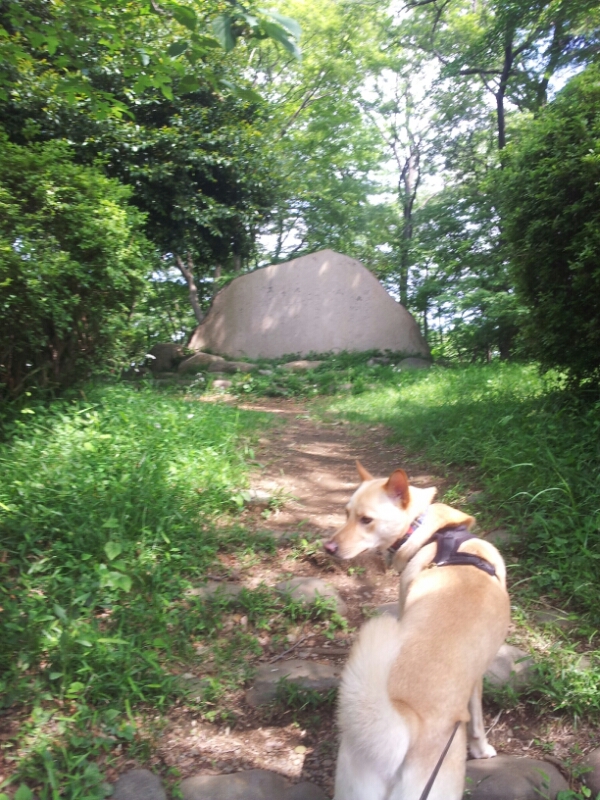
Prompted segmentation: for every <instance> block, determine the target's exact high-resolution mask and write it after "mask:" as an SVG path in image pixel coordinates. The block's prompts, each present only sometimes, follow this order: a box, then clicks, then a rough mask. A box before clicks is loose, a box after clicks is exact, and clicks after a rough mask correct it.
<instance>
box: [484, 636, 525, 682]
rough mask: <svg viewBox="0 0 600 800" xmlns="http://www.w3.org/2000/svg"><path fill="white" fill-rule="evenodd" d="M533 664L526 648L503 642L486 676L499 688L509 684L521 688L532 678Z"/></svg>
mask: <svg viewBox="0 0 600 800" xmlns="http://www.w3.org/2000/svg"><path fill="white" fill-rule="evenodd" d="M533 666H534V662H533V659H532V658H531V656H530V655H529V654H528V653H526V652H525V651H524V650H521V649H519V648H518V647H515V646H514V645H512V644H503V645H502V647H501V648H500V650H498V654H497V656H496V658H495V659H494V661H493V662H492V664H491V666H490V668H489V669H488V671H487V672H486V673H485V676H484V677H485V678H486V679H487V680H488V681H489V682H490V683H491V684H492V686H496V687H498V688H502V687H504V686H507V685H510V686H513V687H514V688H519V687H522V686H526V685H527V683H528V682H529V681H530V680H531V677H532V671H533Z"/></svg>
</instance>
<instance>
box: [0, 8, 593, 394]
mask: <svg viewBox="0 0 600 800" xmlns="http://www.w3.org/2000/svg"><path fill="white" fill-rule="evenodd" d="M599 53H600V10H599V8H598V6H597V3H596V2H591V1H590V0H584V2H581V0H551V1H546V0H544V1H543V2H540V3H536V4H531V3H528V2H517V3H514V2H511V3H508V2H506V0H485V1H484V2H480V3H476V4H473V3H470V2H469V3H467V2H465V0H450V2H441V0H425V1H424V2H414V3H410V2H409V3H407V4H405V5H403V6H398V5H397V4H385V3H383V4H382V3H374V2H371V1H370V0H360V2H355V0H352V1H350V0H326V2H323V3H320V4H319V5H318V7H315V6H314V4H311V3H307V2H306V1H305V0H282V1H281V2H279V3H277V4H276V5H275V6H274V7H272V8H268V9H265V8H262V7H259V6H255V5H254V4H250V3H244V4H241V3H237V2H233V3H223V2H220V0H209V2H203V3H199V2H179V3H174V2H162V3H161V2H154V0H152V1H150V0H148V2H147V1H146V0H117V2H108V1H107V0H82V2H78V3H76V4H73V3H63V2H59V0H25V2H16V1H15V0H1V2H0V65H1V66H0V118H1V120H2V136H3V139H2V143H3V144H2V151H3V152H2V156H1V165H0V167H1V168H0V204H1V205H2V215H1V221H0V241H1V243H2V245H1V247H2V249H1V250H0V307H1V308H2V318H3V322H2V334H1V338H0V363H1V366H0V382H1V385H2V386H3V390H2V391H3V392H4V393H7V394H9V395H15V394H18V393H19V392H21V391H23V390H24V389H25V388H26V387H27V386H33V385H38V384H39V385H43V386H47V387H48V386H50V387H51V386H59V387H60V386H66V385H69V384H70V383H72V382H73V381H74V380H76V379H78V378H79V377H81V376H82V375H84V374H87V373H88V372H89V371H90V370H92V369H97V368H98V367H99V366H102V368H104V369H107V368H109V369H114V370H116V371H119V370H120V369H121V368H122V367H123V366H125V365H127V364H128V363H131V362H135V361H136V360H139V359H140V358H142V357H143V355H144V354H145V353H146V352H147V351H148V349H149V348H150V347H151V346H152V344H153V343H154V342H156V341H171V340H172V341H179V342H185V341H186V340H187V337H188V336H189V333H190V332H191V330H192V329H193V327H194V325H195V324H196V323H197V322H198V321H200V320H201V319H202V318H203V315H204V313H205V312H206V309H207V307H208V305H209V304H210V301H211V298H212V297H213V295H214V293H215V291H216V290H217V289H218V288H219V287H220V286H221V285H222V284H223V282H224V281H227V280H229V279H230V278H231V277H232V276H235V275H236V274H239V273H240V272H243V271H247V270H251V269H255V268H256V267H259V266H261V265H264V264H267V263H271V262H277V261H281V260H287V259H289V258H293V257H294V256H297V255H302V254H305V253H308V252H312V251H314V250H317V249H321V248H326V247H329V248H333V249H335V250H338V251H341V252H343V253H345V254H347V255H349V256H352V257H355V258H358V259H360V260H361V261H363V263H364V264H365V265H366V266H367V267H369V269H371V270H372V271H373V272H374V273H375V274H376V275H377V276H378V277H379V278H380V279H381V280H382V281H383V282H384V284H385V285H386V286H387V287H388V289H389V290H390V292H391V293H392V294H393V296H394V297H396V299H397V300H399V301H400V302H402V303H403V304H404V305H406V306H407V307H408V308H409V310H411V311H412V313H413V314H414V315H415V316H416V318H417V319H418V320H419V323H420V325H421V328H422V330H423V333H424V335H425V336H426V338H427V339H428V342H429V344H430V346H431V348H432V353H433V355H434V357H445V358H446V359H450V360H451V359H459V360H463V361H476V360H490V359H492V358H496V357H498V358H515V357H523V358H535V359H537V360H538V361H539V362H540V363H541V365H542V367H543V368H544V369H550V368H554V367H558V368H560V369H562V370H566V371H567V373H568V375H569V376H570V378H571V379H572V380H573V381H574V382H575V383H581V382H585V381H586V380H589V379H591V380H594V379H595V377H596V375H597V371H598V362H597V356H596V353H597V352H598V348H597V345H596V340H597V335H598V334H597V330H596V327H597V325H596V321H595V320H596V316H597V312H596V308H595V297H594V295H595V282H596V279H595V277H594V269H593V267H592V265H593V264H594V263H597V262H598V257H599V256H600V253H599V249H600V240H599V237H598V217H597V213H598V212H597V209H598V208H599V207H600V205H599V203H598V200H599V199H600V198H599V197H598V195H599V188H598V187H599V182H598V180H597V175H596V172H597V166H598V152H599V148H600V129H599V128H598V111H597V108H598V105H597V102H596V101H595V98H596V97H597V86H598V68H597V62H598V61H599ZM594 103H595V106H594ZM19 175H21V176H22V180H19ZM563 178H565V179H564V180H563ZM567 178H568V179H567ZM553 237H554V238H553ZM555 239H556V242H557V245H556V246H554V244H553V243H554V241H555ZM580 339H581V340H582V341H583V342H585V346H583V347H579V346H577V347H575V343H578V342H579V340H580Z"/></svg>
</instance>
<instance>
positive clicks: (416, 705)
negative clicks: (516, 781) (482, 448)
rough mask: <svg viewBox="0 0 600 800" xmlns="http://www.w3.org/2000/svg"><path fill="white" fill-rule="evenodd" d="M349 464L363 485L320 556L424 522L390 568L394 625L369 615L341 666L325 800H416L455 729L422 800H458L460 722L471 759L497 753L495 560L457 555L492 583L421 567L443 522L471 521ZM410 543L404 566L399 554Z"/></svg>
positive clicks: (501, 602) (501, 596) (499, 599)
mask: <svg viewBox="0 0 600 800" xmlns="http://www.w3.org/2000/svg"><path fill="white" fill-rule="evenodd" d="M358 466H359V473H360V475H361V478H362V479H363V482H362V483H361V485H360V486H359V488H358V489H357V491H356V492H355V493H354V495H353V496H352V498H351V499H350V502H349V503H348V506H347V509H346V510H347V516H348V519H347V522H346V523H345V525H343V526H342V527H341V528H340V529H339V530H338V531H337V532H336V533H335V534H334V535H333V537H332V538H331V540H330V541H329V542H327V543H326V545H325V547H326V549H327V551H328V552H330V553H332V554H334V555H338V556H339V557H341V558H351V557H353V556H355V555H358V553H360V552H363V551H364V550H366V549H371V548H380V549H381V548H384V547H389V546H390V545H392V544H394V543H395V542H397V541H398V540H399V539H401V537H402V536H404V534H406V532H407V531H408V530H409V528H410V526H411V523H413V522H414V520H415V518H416V517H418V516H419V515H421V514H423V513H424V514H425V517H424V519H423V523H422V525H421V527H420V528H418V529H417V530H416V531H415V532H414V533H413V534H412V535H411V536H410V537H409V539H408V540H407V542H406V543H404V544H402V545H401V546H400V548H399V550H398V553H397V555H396V557H395V560H394V564H395V566H398V567H399V568H400V569H402V570H403V571H402V577H401V586H400V605H401V619H400V621H396V620H395V619H392V618H391V617H379V618H375V619H372V620H370V621H369V622H368V623H367V624H366V625H364V626H363V628H362V629H361V631H360V634H359V637H358V639H357V641H356V643H355V645H354V647H353V649H352V652H351V654H350V658H349V661H348V664H347V665H346V667H345V669H344V673H343V676H342V685H341V688H340V696H339V725H340V730H341V744H340V751H339V756H338V763H337V772H336V786H335V798H334V800H418V799H419V797H420V795H421V792H422V791H423V789H424V787H425V785H426V783H427V780H428V779H429V777H430V775H431V774H432V772H433V770H434V768H435V765H436V763H437V760H438V758H439V756H440V755H441V753H442V751H443V749H444V747H445V746H446V744H447V742H448V741H449V739H450V735H451V733H452V730H453V728H454V726H455V724H456V723H457V722H458V723H459V727H458V730H457V733H456V736H455V738H454V740H453V743H452V745H451V747H450V749H449V751H448V753H447V755H446V757H445V760H444V762H443V764H442V766H441V769H440V772H439V774H438V776H437V778H436V780H435V782H434V784H433V788H432V790H431V793H430V795H429V800H459V799H460V798H461V797H462V793H463V788H464V776H465V760H466V739H467V732H466V723H469V731H468V738H469V749H470V750H471V753H472V754H473V755H474V756H475V757H476V758H486V757H490V756H493V755H495V750H494V748H493V747H491V746H490V745H489V744H488V742H487V739H486V736H485V730H484V727H483V714H482V710H481V687H482V676H483V674H484V672H485V670H486V669H487V668H488V666H489V665H490V663H491V662H492V660H493V658H494V656H495V655H496V653H497V652H498V649H499V647H500V646H501V645H502V643H503V641H504V638H505V636H506V632H507V629H508V623H509V616H510V608H509V601H508V595H507V592H506V571H505V567H504V562H503V561H502V558H501V556H500V554H499V553H498V551H497V550H496V548H495V547H493V545H491V544H490V543H489V542H484V541H482V540H481V539H475V538H472V539H468V540H467V541H465V542H463V543H462V544H461V545H460V546H459V547H458V552H459V553H461V554H464V553H471V554H474V555H476V556H479V558H481V559H483V560H484V561H485V562H486V564H487V565H488V566H489V565H491V566H492V567H493V568H494V570H495V574H494V575H490V574H488V572H486V571H484V570H483V569H482V568H478V567H477V566H473V565H464V564H460V565H452V564H450V565H446V566H437V567H435V568H431V569H430V568H429V567H430V566H432V565H433V561H434V558H435V557H436V550H437V545H436V544H427V542H428V541H429V538H430V537H431V535H432V533H434V531H435V530H437V528H439V527H444V526H445V525H448V524H449V523H450V524H452V525H457V524H461V523H462V524H465V526H466V527H469V526H470V525H472V523H473V522H474V520H473V518H472V517H468V515H465V514H462V513H461V512H459V511H457V510H456V509H452V508H451V507H450V506H444V504H441V503H440V504H433V505H432V504H431V501H432V499H433V497H434V495H435V489H418V488H416V487H412V486H409V484H408V479H407V477H406V473H404V472H403V471H402V470H396V471H395V472H394V473H392V475H391V476H390V477H389V479H379V480H377V479H374V478H372V477H371V476H370V475H369V473H368V472H366V470H364V469H363V468H362V467H361V466H360V465H358ZM413 537H416V539H414V538H413ZM419 542H420V543H421V544H420V547H417V544H419ZM408 544H410V545H411V547H410V551H415V552H414V554H413V557H412V558H407V557H406V553H405V552H404V550H405V548H406V547H407V545H408Z"/></svg>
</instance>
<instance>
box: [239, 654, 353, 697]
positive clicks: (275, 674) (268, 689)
mask: <svg viewBox="0 0 600 800" xmlns="http://www.w3.org/2000/svg"><path fill="white" fill-rule="evenodd" d="M341 671H342V668H341V666H340V667H338V666H335V665H333V664H317V663H316V662H315V661H304V660H302V659H299V658H296V659H291V660H290V661H281V662H276V663H274V664H261V665H260V667H259V668H258V670H257V672H256V676H255V679H254V685H253V686H252V687H251V688H250V689H248V691H247V692H246V701H247V703H248V704H249V705H251V706H255V707H256V706H261V705H264V704H265V703H271V702H272V701H273V700H275V698H276V697H277V687H278V685H279V682H280V681H281V680H284V681H287V682H288V683H294V684H296V685H297V686H299V687H300V688H301V689H306V690H311V691H315V692H327V691H329V690H330V689H337V687H338V685H339V682H340V675H341Z"/></svg>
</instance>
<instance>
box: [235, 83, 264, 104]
mask: <svg viewBox="0 0 600 800" xmlns="http://www.w3.org/2000/svg"><path fill="white" fill-rule="evenodd" d="M235 94H236V95H237V96H238V97H241V98H242V100H247V101H248V102H249V103H261V102H262V100H263V98H262V96H261V95H260V94H259V93H258V92H255V91H254V89H245V88H244V87H243V86H236V87H235Z"/></svg>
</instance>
